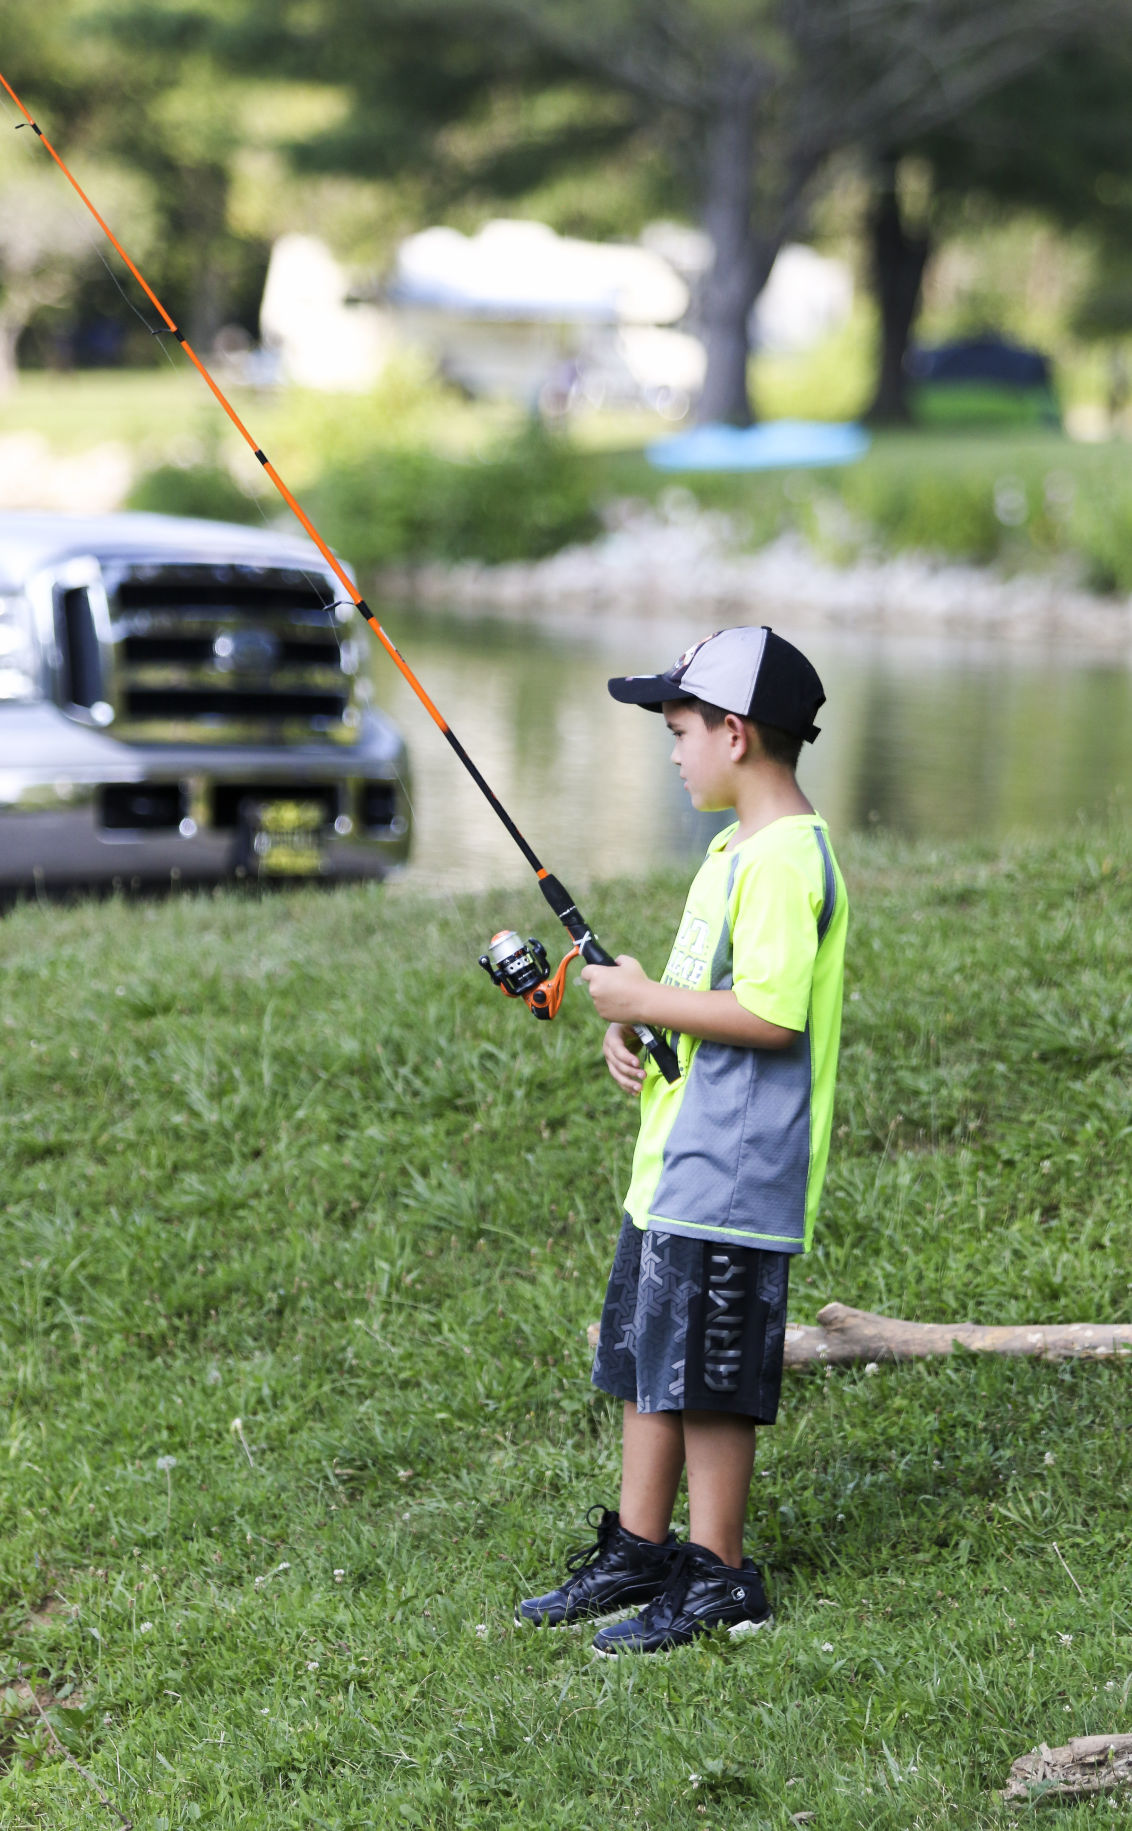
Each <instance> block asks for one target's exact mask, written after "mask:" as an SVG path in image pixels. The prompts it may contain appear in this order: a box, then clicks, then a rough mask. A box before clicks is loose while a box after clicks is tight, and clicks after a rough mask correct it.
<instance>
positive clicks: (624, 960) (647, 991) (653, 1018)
mask: <svg viewBox="0 0 1132 1831" xmlns="http://www.w3.org/2000/svg"><path fill="white" fill-rule="evenodd" d="M582 978H583V979H584V981H585V983H586V986H587V988H588V990H589V994H590V997H591V998H592V999H593V1001H594V1005H595V1006H596V1008H597V1011H598V1013H599V1015H600V1016H602V1017H604V1018H605V1019H606V1020H607V1021H608V1022H609V1023H614V1024H648V1025H650V1026H651V1027H652V1028H654V1029H660V1030H679V1031H681V1032H682V1033H683V1034H684V1035H685V1036H698V1037H700V1038H701V1039H702V1041H704V1042H707V1043H732V1044H734V1045H736V1046H737V1047H738V1048H741V1049H787V1048H789V1046H790V1044H791V1043H792V1042H794V1041H795V1039H796V1038H797V1037H798V1036H799V1035H800V1034H801V1032H800V1031H798V1030H787V1029H784V1027H783V1026H782V1025H781V1024H772V1023H768V1021H767V1020H766V1018H764V1017H757V1016H756V1015H755V1013H754V1012H753V1011H748V1010H747V1009H746V1008H745V1007H744V1006H743V1005H741V1004H740V1003H739V1000H738V999H737V998H736V996H735V994H734V992H726V991H720V992H692V991H687V990H685V989H684V988H683V987H681V986H674V985H661V984H660V983H659V982H658V981H657V980H655V979H649V978H648V976H647V975H646V973H645V971H644V968H643V967H642V966H641V965H640V963H639V961H636V960H634V959H633V958H632V956H631V955H629V954H619V955H618V956H617V964H616V966H587V967H586V968H585V969H584V971H583V973H582Z"/></svg>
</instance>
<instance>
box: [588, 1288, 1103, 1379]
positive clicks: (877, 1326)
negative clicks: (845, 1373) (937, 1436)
mask: <svg viewBox="0 0 1132 1831" xmlns="http://www.w3.org/2000/svg"><path fill="white" fill-rule="evenodd" d="M586 1334H587V1337H588V1339H589V1344H590V1347H591V1348H595V1347H596V1346H597V1336H598V1325H597V1324H596V1323H595V1322H593V1323H591V1324H590V1326H589V1328H588V1329H587V1330H586ZM956 1346H959V1347H961V1348H966V1349H968V1351H969V1352H971V1353H973V1354H1008V1355H1026V1356H1028V1357H1029V1358H1030V1359H1033V1360H1045V1361H1067V1360H1111V1359H1113V1358H1122V1357H1123V1356H1125V1355H1130V1356H1132V1322H1128V1323H1119V1322H1117V1323H1102V1322H1061V1323H985V1322H904V1321H903V1320H902V1319H901V1318H899V1317H894V1316H877V1315H875V1314H874V1313H873V1312H872V1311H871V1310H854V1309H851V1308H850V1307H849V1305H848V1304H845V1303H827V1304H826V1306H825V1308H824V1310H819V1311H818V1320H817V1323H816V1324H811V1323H798V1322H792V1323H788V1324H787V1327H786V1349H785V1354H784V1356H783V1362H784V1365H785V1366H787V1367H820V1366H825V1367H855V1366H860V1365H862V1364H863V1365H865V1366H866V1367H871V1366H879V1365H880V1364H881V1363H882V1362H883V1361H911V1360H923V1359H925V1358H927V1357H928V1356H930V1355H939V1354H950V1353H951V1351H952V1349H953V1348H954V1347H956Z"/></svg>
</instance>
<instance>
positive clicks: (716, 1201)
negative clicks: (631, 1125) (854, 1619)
mask: <svg viewBox="0 0 1132 1831" xmlns="http://www.w3.org/2000/svg"><path fill="white" fill-rule="evenodd" d="M609 691H610V693H611V694H612V695H613V697H614V699H617V700H621V701H623V702H625V703H628V704H631V705H637V706H643V707H645V708H647V709H648V710H649V711H651V712H657V713H663V716H664V719H665V722H666V723H667V725H668V728H669V730H670V731H671V732H672V734H673V737H674V739H675V743H674V746H673V751H672V761H673V762H674V763H675V764H676V765H677V767H678V768H679V770H680V776H681V780H682V781H683V783H684V786H685V787H686V789H687V790H688V793H689V795H690V797H691V800H692V804H693V806H694V807H696V808H700V809H702V810H704V811H705V812H715V811H717V810H720V809H723V808H733V809H734V811H735V815H736V819H735V821H734V823H733V824H732V825H731V826H729V827H727V828H725V830H724V831H723V832H722V833H720V834H718V835H717V837H716V838H715V839H714V840H713V841H712V844H711V846H710V847H709V849H708V853H707V857H706V859H705V861H704V863H703V865H702V866H701V868H700V871H699V872H698V874H697V876H696V878H695V880H694V882H693V884H692V888H691V890H690V892H689V895H688V901H687V904H686V905H685V909H684V916H683V920H682V921H681V924H680V928H679V931H678V933H677V936H676V940H675V943H674V945H673V949H672V953H671V956H670V958H669V961H668V966H667V968H666V969H665V973H664V976H663V979H661V980H660V981H659V982H657V981H654V980H651V979H649V978H647V977H646V975H645V973H644V971H643V969H642V968H641V967H640V966H639V964H638V963H637V961H636V960H633V959H631V958H630V957H628V956H627V955H622V956H621V957H620V958H619V959H618V960H617V963H616V964H615V965H614V966H588V967H586V969H585V971H584V973H583V975H582V977H583V979H584V980H585V982H586V984H587V986H588V989H589V992H590V995H591V997H592V998H593V1001H594V1004H595V1005H596V1007H597V1010H598V1012H599V1013H600V1015H601V1016H602V1017H604V1018H606V1019H607V1020H608V1024H609V1028H608V1030H607V1031H606V1035H605V1043H604V1053H605V1061H606V1066H607V1067H608V1069H609V1072H610V1074H611V1075H612V1077H613V1079H614V1081H615V1082H616V1083H617V1085H618V1087H620V1088H622V1089H623V1090H624V1091H625V1092H626V1093H630V1094H639V1095H640V1099H641V1129H640V1134H639V1137H638V1140H637V1147H636V1152H635V1155H634V1159H633V1173H632V1181H631V1183H630V1187H629V1193H628V1195H627V1196H626V1199H625V1209H626V1213H625V1219H624V1222H623V1225H622V1229H621V1237H620V1240H619V1242H618V1246H617V1253H616V1257H615V1260H614V1264H613V1270H612V1272H611V1274H610V1279H609V1289H608V1292H607V1294H606V1299H605V1307H604V1310H603V1312H602V1319H601V1331H600V1336H599V1340H598V1348H597V1354H596V1356H595V1360H594V1370H593V1381H594V1384H595V1385H596V1386H598V1387H601V1388H602V1389H603V1390H604V1391H606V1392H609V1393H612V1394H613V1395H614V1397H616V1398H620V1399H623V1400H624V1418H623V1434H622V1464H621V1497H620V1505H619V1509H618V1511H617V1512H613V1511H611V1510H610V1509H607V1508H606V1509H602V1510H601V1516H600V1520H599V1521H598V1524H597V1540H596V1543H595V1544H594V1545H593V1546H591V1547H590V1548H589V1549H588V1550H579V1551H578V1552H575V1553H574V1554H573V1555H572V1556H571V1557H570V1558H569V1559H568V1560H567V1571H568V1575H567V1576H566V1578H565V1580H564V1581H563V1583H562V1584H561V1585H560V1586H559V1588H557V1589H555V1590H552V1591H550V1592H549V1594H547V1595H545V1596H536V1597H531V1598H530V1599H528V1600H526V1601H523V1602H520V1604H519V1605H518V1608H517V1610H516V1620H517V1621H527V1622H531V1623H534V1624H535V1625H545V1626H551V1627H564V1626H569V1625H572V1624H573V1623H574V1622H577V1621H582V1620H592V1619H596V1618H597V1617H599V1616H603V1615H610V1614H618V1613H620V1614H624V1612H625V1611H626V1610H632V1609H635V1608H640V1610H641V1612H640V1613H639V1614H638V1615H636V1616H634V1617H633V1618H631V1619H627V1620H625V1619H620V1620H617V1621H616V1622H613V1623H608V1624H607V1625H606V1626H604V1627H602V1628H601V1629H599V1631H598V1634H597V1636H596V1638H595V1640H594V1643H593V1644H594V1648H595V1650H596V1651H597V1652H598V1653H600V1654H603V1655H605V1656H606V1657H616V1656H618V1655H620V1654H623V1653H656V1652H664V1651H667V1650H668V1649H669V1648H671V1647H675V1646H681V1645H684V1644H686V1643H687V1642H689V1641H691V1640H693V1639H694V1638H695V1636H696V1635H697V1634H700V1633H703V1632H705V1631H706V1630H708V1629H710V1628H713V1627H719V1626H725V1627H727V1628H728V1629H729V1631H730V1632H731V1633H732V1634H743V1633H751V1632H753V1631H754V1630H755V1629H757V1628H759V1627H762V1626H763V1625H764V1623H765V1622H767V1621H768V1620H769V1619H770V1609H769V1607H768V1605H767V1600H766V1595H765V1593H764V1590H763V1585H762V1578H761V1574H760V1572H759V1570H758V1569H757V1567H756V1566H755V1565H754V1564H753V1563H752V1562H751V1561H750V1559H749V1558H747V1559H745V1558H744V1557H743V1522H744V1518H745V1514H746V1506H747V1495H748V1490H749V1488H750V1481H751V1471H752V1467H753V1464H754V1451H755V1427H756V1425H758V1424H773V1423H774V1419H775V1415H776V1412H777V1409H778V1394H779V1386H780V1382H781V1376H782V1353H783V1345H784V1340H785V1329H786V1290H787V1280H788V1273H789V1269H790V1258H791V1256H792V1255H793V1254H794V1253H798V1252H805V1251H807V1250H808V1249H809V1246H810V1243H811V1240H812V1237H813V1227H814V1219H815V1215H816V1211H817V1203H818V1197H819V1194H820V1191H821V1184H822V1179H823V1176H824V1173H825V1165H826V1158H827V1156H828V1151H829V1135H830V1128H831V1122H832V1108H833V1081H834V1074H835V1071H836V1064H837V1045H838V1036H839V1032H840V1024H841V988H842V973H843V963H844V955H845V931H846V924H847V919H848V905H847V901H846V896H845V886H844V884H843V882H842V879H841V874H840V872H839V871H838V868H837V864H836V862H835V860H834V857H833V853H832V850H831V849H830V844H829V838H828V834H827V832H826V827H825V822H824V821H823V820H822V819H821V817H820V816H819V815H818V814H816V813H815V812H814V809H813V808H812V806H811V805H810V803H809V801H807V799H806V797H805V795H804V794H803V793H802V791H801V789H800V788H799V786H798V783H797V780H796V779H795V774H794V771H795V767H796V764H797V761H798V756H799V753H800V750H801V746H802V744H803V743H804V742H807V743H811V742H812V741H813V740H814V738H816V737H817V735H818V732H817V727H816V726H815V725H814V722H813V721H814V715H815V714H816V712H817V711H818V709H819V707H820V706H821V705H823V704H824V701H825V694H824V692H823V691H822V685H821V681H820V680H819V679H818V676H817V674H816V673H815V672H814V669H813V668H812V667H811V665H810V663H809V662H808V661H807V660H806V657H805V656H804V655H802V654H801V653H800V652H799V650H798V649H796V648H794V647H793V646H792V644H790V643H789V642H786V641H784V640H783V638H782V637H781V636H778V635H776V634H775V633H774V632H773V631H772V630H769V629H753V628H745V629H727V630H721V631H719V632H717V634H715V635H714V636H709V637H707V639H706V640H705V641H703V642H700V643H698V644H697V645H696V646H695V647H694V648H691V649H689V650H688V651H687V652H686V653H685V654H684V655H682V656H681V657H680V659H679V660H678V661H677V662H676V663H675V664H674V666H673V667H672V668H671V669H670V670H669V671H668V672H667V673H664V674H652V675H630V676H628V677H627V678H625V679H619V680H611V681H610V682H609ZM634 1024H648V1025H651V1026H652V1027H653V1028H654V1029H657V1030H666V1031H667V1032H668V1033H669V1035H670V1038H671V1041H672V1044H673V1047H674V1048H675V1049H676V1050H677V1054H678V1058H679V1063H680V1069H681V1076H680V1079H679V1081H678V1082H676V1083H675V1084H673V1085H669V1084H668V1083H667V1082H666V1081H665V1080H664V1079H663V1078H662V1076H661V1075H660V1074H659V1073H658V1072H657V1070H656V1068H655V1066H654V1064H653V1063H652V1061H651V1059H649V1060H647V1061H646V1062H645V1063H644V1064H642V1062H641V1061H640V1059H639V1055H638V1052H639V1049H640V1044H639V1042H638V1039H637V1036H636V1033H635V1031H634V1030H633V1028H632V1026H633V1025H634ZM685 1468H686V1469H687V1475H688V1506H689V1515H690V1538H689V1542H688V1543H687V1544H685V1545H679V1544H678V1543H677V1541H676V1539H675V1536H674V1535H673V1533H672V1532H671V1531H670V1529H669V1527H670V1520H671V1516H672V1508H673V1504H674V1501H675V1498H676V1490H677V1487H678V1485H679V1481H680V1475H681V1472H682V1470H683V1469H685ZM642 1605H643V1606H642Z"/></svg>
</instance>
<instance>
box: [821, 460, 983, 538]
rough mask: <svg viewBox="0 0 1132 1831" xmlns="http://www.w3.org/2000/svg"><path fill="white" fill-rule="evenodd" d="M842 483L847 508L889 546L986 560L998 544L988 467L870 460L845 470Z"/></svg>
mask: <svg viewBox="0 0 1132 1831" xmlns="http://www.w3.org/2000/svg"><path fill="white" fill-rule="evenodd" d="M841 488H842V494H843V496H844V498H845V502H846V505H847V506H848V508H849V509H850V510H851V511H852V512H853V513H854V514H855V515H858V516H859V517H860V518H861V519H862V520H863V521H865V522H867V523H868V524H869V526H870V527H872V528H875V529H876V531H877V533H878V534H879V535H880V536H881V538H882V540H883V541H884V543H885V545H887V546H892V547H896V548H908V547H918V548H922V549H924V550H925V551H929V552H936V553H946V554H947V555H949V556H950V557H953V558H957V559H958V558H962V559H972V560H981V561H987V560H991V559H993V558H994V557H995V555H996V553H997V552H998V550H999V545H1000V541H1001V537H1002V525H1001V523H1000V521H999V518H998V516H997V515H996V512H995V489H994V484H993V482H992V481H991V479H990V478H988V477H987V475H986V473H985V472H981V471H979V470H974V471H968V470H951V469H947V470H934V469H927V468H911V467H909V468H900V469H897V468H889V466H887V465H883V466H882V465H870V464H868V463H865V464H862V465H860V466H859V467H857V468H856V469H852V470H846V471H845V472H844V473H843V475H842V484H841Z"/></svg>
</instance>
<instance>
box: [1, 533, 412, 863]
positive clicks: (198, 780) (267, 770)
mask: <svg viewBox="0 0 1132 1831" xmlns="http://www.w3.org/2000/svg"><path fill="white" fill-rule="evenodd" d="M359 638H360V641H361V643H366V642H368V640H369V638H368V634H367V632H366V631H365V630H364V629H363V628H362V625H361V621H360V619H359V618H358V616H357V613H356V611H355V610H354V608H353V606H352V604H350V603H349V602H348V601H347V600H346V599H345V594H344V593H343V591H342V589H341V586H340V584H339V582H338V581H337V580H336V578H335V577H334V574H333V573H332V572H331V571H330V569H329V567H328V566H327V565H326V564H325V562H324V561H323V560H322V559H321V558H320V556H319V554H318V552H317V551H316V549H315V548H314V547H312V546H310V545H309V544H308V543H307V542H306V541H304V540H302V539H299V538H294V537H291V536H288V535H280V534H274V533H271V532H269V531H267V530H263V531H260V530H253V529H249V528H243V527H236V526H230V525H228V524H226V523H221V522H208V521H190V520H182V519H179V518H175V517H172V516H163V515H139V514H118V515H102V516H95V517H69V516H62V515H46V514H0V888H2V889H5V890H12V889H16V890H18V889H20V888H24V887H34V886H35V885H36V884H41V885H44V886H64V885H66V886H82V885H92V886H93V885H99V884H106V883H116V882H121V883H124V884H133V883H138V884H142V883H154V882H165V883H168V882H170V881H173V882H176V881H178V880H180V881H183V882H194V881H195V882H208V881H211V882H216V881H218V880H221V879H224V878H227V877H231V876H258V877H263V878H285V877H311V878H364V877H384V876H388V875H389V874H390V873H391V872H394V871H396V870H397V869H398V868H399V867H400V866H402V865H403V864H404V863H405V860H406V858H407V856H408V851H409V843H410V828H411V809H410V802H409V793H408V786H407V785H408V763H407V758H406V753H405V745H404V741H403V739H402V737H401V735H400V733H399V732H398V730H397V728H396V727H395V725H394V724H393V722H392V721H391V720H390V719H389V718H388V717H387V716H386V714H384V713H383V712H382V711H380V710H379V708H378V707H377V706H376V705H375V704H374V701H373V693H372V688H371V686H370V679H369V668H368V655H367V653H366V651H365V650H364V649H363V648H361V647H360V645H359Z"/></svg>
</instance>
